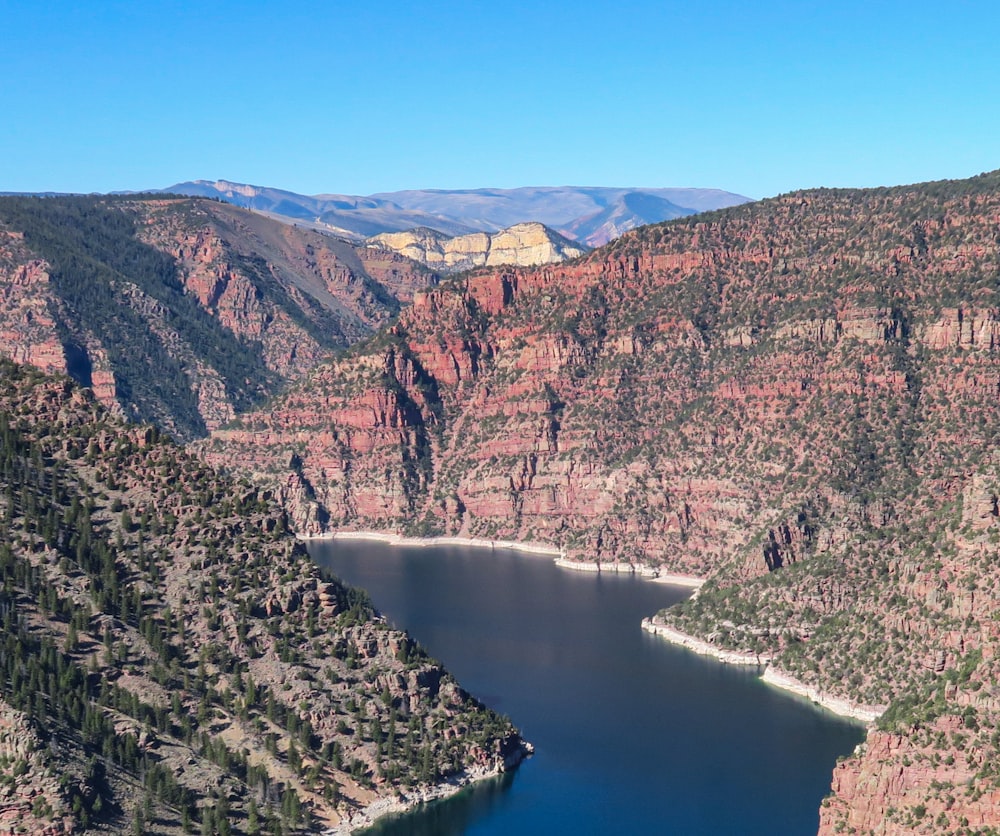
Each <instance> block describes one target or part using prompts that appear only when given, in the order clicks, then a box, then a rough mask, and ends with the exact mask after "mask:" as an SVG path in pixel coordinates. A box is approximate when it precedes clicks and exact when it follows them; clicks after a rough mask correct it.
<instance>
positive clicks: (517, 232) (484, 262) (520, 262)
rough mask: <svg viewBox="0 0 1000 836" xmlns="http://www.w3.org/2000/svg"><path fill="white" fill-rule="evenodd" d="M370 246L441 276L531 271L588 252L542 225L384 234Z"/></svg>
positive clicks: (415, 230)
mask: <svg viewBox="0 0 1000 836" xmlns="http://www.w3.org/2000/svg"><path fill="white" fill-rule="evenodd" d="M368 245H369V246H370V247H373V248H376V249H387V250H391V251H393V252H397V253H399V254H400V255H404V256H406V257H407V258H411V259H413V260H414V261H417V262H419V263H421V264H424V265H426V266H427V267H429V268H430V269H432V270H437V271H438V272H441V273H457V272H460V271H462V270H471V269H472V268H474V267H484V266H485V267H501V266H505V265H513V266H516V267H531V266H534V265H536V264H555V263H558V262H561V261H567V260H569V259H571V258H578V257H579V256H581V255H583V254H584V253H585V252H586V249H585V248H583V247H582V246H580V245H579V244H576V243H575V242H573V241H570V240H569V239H568V238H564V237H563V236H562V235H560V234H559V233H557V232H553V231H552V230H551V229H549V228H548V227H545V226H543V225H542V224H540V223H520V224H515V225H514V226H512V227H509V228H507V229H502V230H500V231H499V232H492V233H490V232H475V233H472V234H470V235H458V236H455V237H449V236H446V235H442V234H441V233H440V232H436V231H435V230H433V229H427V228H422V229H411V230H408V231H406V232H383V233H382V234H381V235H374V236H372V237H371V238H369V239H368Z"/></svg>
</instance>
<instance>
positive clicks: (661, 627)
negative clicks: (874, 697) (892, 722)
mask: <svg viewBox="0 0 1000 836" xmlns="http://www.w3.org/2000/svg"><path fill="white" fill-rule="evenodd" d="M642 629H643V630H647V631H649V632H650V633H653V634H654V635H657V636H660V637H662V638H664V639H666V640H667V641H668V642H670V643H671V644H676V645H679V646H681V647H685V648H687V649H688V650H690V651H692V652H694V653H698V654H700V655H702V656H711V657H712V658H713V659H717V660H718V661H720V662H724V663H726V664H729V665H758V666H760V667H763V668H765V670H764V673H763V674H762V675H761V681H762V682H766V683H767V684H768V685H773V686H774V687H775V688H780V689H781V690H783V691H788V692H790V693H792V694H797V695H799V696H801V697H806V698H807V699H809V700H811V701H812V702H814V703H816V704H817V705H820V706H822V707H823V708H825V709H827V710H828V711H832V712H833V713H834V714H837V715H839V716H841V717H848V718H850V719H852V720H860V721H861V722H864V723H871V722H874V721H875V720H877V719H878V718H879V717H880V716H881V715H882V712H883V711H885V709H886V706H884V705H860V704H858V703H855V702H852V701H851V700H848V699H844V698H843V697H837V696H834V695H833V694H829V693H827V692H825V691H821V690H820V689H819V688H816V687H815V686H812V685H806V684H805V683H804V682H802V681H801V680H798V679H796V678H795V677H794V676H791V675H790V674H787V673H784V672H783V671H779V670H777V669H776V668H774V667H773V666H772V665H771V657H770V656H767V655H766V654H763V653H746V652H740V651H737V650H726V649H724V648H721V647H716V646H715V645H714V644H711V643H710V642H706V641H703V640H702V639H698V638H695V637H694V636H691V635H688V634H687V633H682V632H681V631H680V630H675V629H674V628H673V627H668V626H667V625H666V624H664V623H663V622H662V621H660V620H659V619H658V618H657V617H656V616H654V617H653V618H644V619H643V620H642Z"/></svg>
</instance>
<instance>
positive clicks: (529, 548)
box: [299, 531, 562, 563]
mask: <svg viewBox="0 0 1000 836" xmlns="http://www.w3.org/2000/svg"><path fill="white" fill-rule="evenodd" d="M299 539H300V540H306V541H309V540H371V541H374V542H378V543H386V544H387V545H390V546H414V547H417V548H430V547H432V546H473V547H475V548H479V549H511V550H513V551H519V552H527V553H528V554H545V555H557V556H558V555H562V551H561V550H560V549H559V548H557V547H556V546H549V545H546V544H544V543H518V542H515V541H513V540H482V539H477V538H475V537H404V536H403V535H402V534H395V533H393V532H391V531H334V532H331V533H327V534H308V535H299ZM556 562H557V563H558V562H559V561H558V560H557V561H556Z"/></svg>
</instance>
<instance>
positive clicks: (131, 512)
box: [0, 362, 524, 834]
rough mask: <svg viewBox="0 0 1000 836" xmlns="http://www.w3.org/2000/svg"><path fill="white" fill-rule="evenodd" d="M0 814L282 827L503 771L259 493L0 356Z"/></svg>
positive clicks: (205, 829) (449, 701)
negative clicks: (0, 623)
mask: <svg viewBox="0 0 1000 836" xmlns="http://www.w3.org/2000/svg"><path fill="white" fill-rule="evenodd" d="M0 580H2V590H3V591H2V593H0V618H2V619H3V624H4V629H3V634H2V639H0V641H2V646H0V799H2V804H0V810H2V811H3V812H2V813H0V820H2V821H3V822H4V823H11V822H16V823H17V824H18V826H21V827H26V828H28V830H30V831H31V832H48V833H68V832H77V831H80V830H87V829H89V828H98V829H100V830H101V831H103V832H121V833H125V832H130V833H174V832H181V831H185V832H194V831H196V830H199V829H200V832H202V833H210V834H211V833H218V834H227V833H248V834H252V833H274V834H279V833H290V832H299V831H307V830H318V829H321V828H325V827H329V826H330V825H333V824H336V823H337V822H339V821H342V820H348V819H350V818H351V817H352V816H354V815H356V814H358V812H359V811H361V810H362V809H363V808H365V807H366V806H367V805H369V804H370V803H371V802H373V801H375V800H377V799H380V798H390V799H396V798H403V799H406V798H408V797H409V798H414V797H416V798H419V797H421V795H422V794H423V793H425V792H426V791H427V790H428V789H429V788H433V786H434V785H435V784H437V783H438V782H439V781H441V780H442V779H443V778H445V777H449V778H451V779H455V780H459V781H461V780H468V779H470V778H473V777H477V776H481V775H485V774H491V773H493V772H496V771H501V770H503V769H505V768H508V767H509V766H511V765H513V764H515V763H516V762H517V761H518V760H519V759H520V757H521V756H522V755H523V753H524V750H523V747H522V744H521V741H520V738H519V737H518V736H517V734H516V732H515V731H514V730H513V728H512V727H511V726H510V723H509V722H508V721H507V720H506V719H505V718H502V717H500V716H498V715H496V714H495V713H493V712H492V711H490V710H489V709H487V708H485V707H484V706H482V705H481V704H480V703H478V702H477V701H476V700H475V699H473V698H472V697H470V696H469V695H468V694H466V693H465V692H464V691H462V689H461V688H459V687H458V685H457V684H456V683H455V682H454V681H453V680H452V679H451V677H450V676H449V675H448V674H447V673H446V672H445V671H443V670H442V668H441V667H440V665H439V664H438V663H436V662H434V661H433V660H431V659H429V658H428V657H427V655H426V654H425V653H424V652H423V651H422V650H421V648H420V647H419V646H417V645H416V644H415V643H414V642H413V641H412V640H411V639H410V638H409V637H408V636H407V635H406V634H404V633H401V632H398V631H396V630H392V629H390V628H389V627H388V626H387V625H386V624H385V623H384V620H383V619H381V618H380V617H379V616H378V614H377V613H376V612H375V611H374V610H373V608H372V606H371V604H370V603H369V601H368V599H367V597H366V595H365V594H364V593H362V592H359V591H358V590H354V589H349V588H346V587H344V586H343V585H342V584H341V583H339V582H338V581H336V580H335V579H333V578H330V577H326V576H324V575H322V574H321V572H320V570H319V569H317V567H316V566H315V565H314V564H313V563H312V562H311V561H310V559H309V557H308V555H307V554H306V553H305V551H304V549H303V548H302V546H301V545H299V544H298V543H297V542H296V540H295V538H294V537H293V536H292V535H291V534H290V533H289V532H288V528H287V519H286V516H285V513H284V512H283V511H282V510H280V509H279V508H278V507H277V506H276V505H275V503H274V502H273V501H272V498H271V495H270V493H269V492H267V491H263V490H261V489H258V488H255V487H252V486H251V485H249V484H248V483H246V482H238V481H231V480H224V479H221V478H220V477H219V476H217V475H216V474H215V473H214V472H213V471H212V470H211V469H210V468H208V467H207V466H205V465H204V464H202V463H201V462H199V461H198V460H197V459H195V458H193V457H191V456H190V455H189V454H187V453H185V452H184V451H183V450H182V449H181V448H179V447H177V446H176V445H174V444H173V443H172V442H170V441H168V440H166V439H164V438H163V437H162V436H161V435H160V433H159V432H158V431H157V430H156V429H155V428H152V427H149V426H134V425H126V424H124V423H123V422H121V421H120V420H118V419H116V418H114V417H113V416H110V415H109V414H108V413H107V411H106V410H105V409H104V408H103V407H101V406H100V405H99V404H97V403H96V402H95V400H94V399H93V397H92V395H91V394H90V393H88V392H87V391H85V390H81V389H79V388H77V387H75V386H74V385H72V384H71V383H70V382H69V381H67V380H65V379H57V378H53V377H48V376H45V375H42V374H40V373H39V372H37V371H34V370H29V369H26V368H24V367H19V366H15V365H13V364H11V363H9V362H3V363H0Z"/></svg>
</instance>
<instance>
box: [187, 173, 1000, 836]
mask: <svg viewBox="0 0 1000 836" xmlns="http://www.w3.org/2000/svg"><path fill="white" fill-rule="evenodd" d="M998 225H1000V175H998V174H996V173H994V174H990V175H983V176H981V177H978V178H974V179H972V180H968V181H956V182H944V183H931V184H924V185H918V186H910V187H899V188H893V189H879V190H867V191H842V190H836V191H828V190H817V191H809V192H801V193H795V194H791V195H787V196H783V197H780V198H776V199H774V200H768V201H762V202H760V203H757V204H753V205H751V206H744V207H738V208H735V209H730V210H725V211H722V212H718V213H713V214H709V215H703V216H698V217H693V218H688V219H682V220H680V221H676V222H672V223H668V224H665V225H661V226H655V227H647V228H643V229H641V230H638V231H636V232H633V233H629V234H627V235H625V236H623V237H622V238H620V239H618V240H617V241H615V242H614V243H613V244H611V245H609V246H608V247H606V248H604V249H601V250H598V251H596V252H594V253H592V254H590V255H589V256H587V257H585V258H583V259H581V260H579V261H577V262H574V263H572V264H569V265H555V266H546V267H540V268H533V269H528V268H520V269H518V268H511V269H506V270H482V271H478V272H474V273H472V274H470V275H467V276H464V277H462V278H461V279H460V280H453V281H452V282H451V283H445V284H443V285H442V286H440V287H437V288H432V289H429V290H426V291H422V292H419V293H417V294H416V295H415V298H414V304H413V307H412V308H411V309H409V310H408V311H406V312H404V313H403V315H402V316H401V317H400V320H399V321H398V323H396V324H395V325H394V326H392V327H391V328H390V329H389V330H388V331H385V332H383V333H382V334H381V335H379V336H378V337H377V338H375V339H374V340H373V341H371V342H369V343H367V344H365V346H364V347H363V348H360V349H357V350H355V351H354V352H353V353H352V354H351V356H349V357H345V358H341V359H339V360H337V361H336V362H334V363H332V364H329V365H327V366H324V367H322V368H320V369H317V370H316V371H315V372H314V373H313V374H312V375H311V376H310V377H309V378H308V380H303V381H301V382H300V383H299V384H297V385H295V386H293V387H292V389H291V390H290V391H289V392H288V393H286V394H285V395H283V396H282V397H281V398H279V399H277V400H276V401H274V402H273V403H272V405H271V406H270V408H269V409H268V410H266V411H258V412H252V413H249V414H248V415H246V416H243V417H242V419H241V420H240V422H238V423H236V424H234V425H233V426H232V427H231V428H229V429H227V430H225V431H220V432H217V433H215V434H214V435H213V437H212V438H211V440H210V441H209V442H207V443H205V445H204V452H205V454H206V455H207V456H208V457H209V458H210V459H211V460H212V461H215V462H218V463H220V464H228V465H231V466H237V465H238V466H242V467H245V468H247V469H248V470H250V471H252V472H254V473H255V474H256V475H257V477H258V478H260V479H262V480H264V481H265V482H267V483H269V484H272V485H274V486H275V488H276V489H277V490H278V491H279V492H280V494H281V496H282V498H283V501H284V502H285V503H286V505H287V507H288V508H290V510H291V513H292V516H293V519H294V521H295V524H296V525H297V526H298V527H299V528H300V530H302V531H309V532H317V531H321V530H325V529H329V528H337V527H356V528H382V529H395V530H406V531H408V532H410V533H418V534H419V533H447V534H461V535H468V536H480V537H488V538H505V539H506V538H510V539H520V540H530V541H540V542H548V543H552V544H554V545H558V546H560V547H562V548H563V549H564V550H565V551H566V552H567V554H568V556H569V557H570V558H578V559H586V560H589V561H595V560H596V561H598V562H606V563H615V562H621V561H624V562H631V563H632V564H633V565H636V566H638V565H640V564H642V565H656V566H660V567H662V568H664V569H666V570H669V571H676V572H683V573H688V574H697V575H701V576H703V577H709V578H710V581H709V583H707V584H706V585H705V586H704V587H703V588H702V590H701V592H700V594H699V596H698V598H697V599H696V600H695V601H692V602H690V603H687V604H685V605H683V606H681V607H679V608H677V609H675V610H671V611H668V612H666V613H662V614H661V618H662V619H663V620H664V623H666V624H668V625H670V626H671V627H673V628H675V629H679V630H681V631H682V632H685V633H689V634H694V635H696V636H699V637H700V638H702V639H703V640H706V641H710V642H712V643H713V644H716V645H717V646H719V647H720V648H723V649H725V650H727V651H729V650H731V651H739V652H750V653H763V654H766V655H767V656H769V657H771V658H772V659H773V660H774V662H773V664H774V665H775V668H776V670H779V671H782V672H785V673H787V674H790V675H792V676H795V677H796V678H798V679H800V680H801V681H802V682H803V683H805V684H806V685H807V686H809V687H815V688H816V689H818V690H819V691H822V692H823V693H826V694H830V695H832V696H836V697H842V698H845V699H849V700H852V701H854V702H857V703H860V704H865V705H873V706H874V705H889V711H888V713H887V715H886V716H887V718H888V719H887V720H886V721H885V725H884V728H883V731H884V732H886V733H890V734H895V735H897V736H900V737H901V738H902V739H905V741H907V743H906V745H907V746H910V745H913V746H924V744H923V743H920V742H919V741H920V740H923V738H922V737H920V735H921V734H923V731H924V730H927V729H931V730H933V729H937V725H936V724H939V723H944V724H947V723H954V722H956V720H955V718H958V720H959V721H960V722H961V723H962V729H963V730H962V731H960V732H958V734H959V735H960V736H961V741H960V742H961V745H960V743H959V742H956V738H955V735H953V734H951V733H950V732H949V733H947V734H945V735H944V736H943V739H942V742H941V744H940V748H938V749H936V750H935V754H936V755H937V757H938V761H935V760H934V758H933V756H932V754H927V758H928V759H929V761H928V763H929V764H930V767H929V768H931V769H934V770H936V769H938V767H941V769H942V770H943V771H942V772H941V773H940V774H941V775H942V776H945V775H946V774H950V773H948V772H947V770H948V769H949V768H950V765H949V764H948V763H947V762H946V761H947V758H948V757H951V758H953V759H954V760H955V761H959V760H964V761H966V762H970V763H972V764H973V767H972V768H973V769H974V774H973V775H972V784H971V789H970V790H969V797H970V798H974V800H977V801H981V800H982V799H984V798H988V797H990V793H992V792H993V787H994V783H993V782H994V780H995V779H994V776H993V773H992V772H991V771H990V768H988V767H987V766H986V765H988V764H992V763H996V762H997V761H998V759H1000V752H998V751H997V750H996V745H997V744H996V743H995V742H993V741H994V738H993V736H992V735H993V731H994V730H995V729H996V728H998V727H1000V711H998V709H997V706H996V704H995V700H994V698H993V696H992V688H991V687H988V685H989V683H992V682H995V681H997V678H998V675H1000V671H998V670H996V669H995V667H996V666H995V663H994V661H993V660H994V659H995V658H996V652H995V651H996V643H997V639H998V631H997V629H996V625H995V621H994V617H993V613H994V612H995V611H996V608H997V606H998V605H1000V600H998V586H997V584H996V580H995V578H996V572H995V566H996V565H997V562H998V561H1000V546H998V543H1000V529H998V527H997V510H996V509H997V507H998V506H997V497H998V496H1000V463H998V460H997V459H996V458H995V456H994V453H993V451H994V449H995V445H996V431H995V428H996V420H995V418H996V398H997V391H998V390H997V386H998V380H1000V353H998V346H997V340H996V334H997V330H996V329H997V327H998V326H997V323H998V322H1000V316H998V314H997V311H998V310H1000V295H998V293H1000V291H998V289H997V286H996V283H995V281H994V278H995V276H996V274H997V270H998V267H1000V252H998V247H997V241H998V238H997V228H998ZM949 683H950V684H951V685H952V686H953V687H948V686H949ZM876 733H877V732H873V734H876ZM936 735H937V732H936V731H935V732H934V737H933V739H932V744H934V745H936V741H937V739H938V738H937V737H936ZM870 744H871V745H870V749H869V751H873V750H875V751H878V745H881V744H878V745H876V744H877V741H876V740H875V739H872V740H871V741H870ZM963 747H964V748H963ZM921 751H923V750H921ZM970 759H971V760H970ZM912 760H913V758H912V757H911V761H912ZM900 763H903V761H902V760H901V761H900ZM977 764H982V765H983V766H977ZM875 766H876V764H875V762H873V761H871V760H865V759H863V758H861V757H860V756H859V758H857V759H854V760H852V761H850V762H849V765H848V766H847V767H844V768H843V775H842V778H843V781H842V784H840V785H838V793H841V792H842V793H843V795H844V799H843V805H841V806H838V804H839V802H831V806H830V810H831V811H835V810H847V811H848V812H846V813H844V814H843V815H846V816H848V817H850V816H854V818H852V819H850V820H851V821H860V820H861V819H860V818H858V817H859V816H862V817H863V815H865V814H864V813H863V811H861V806H862V802H861V801H860V800H859V799H860V797H861V796H860V794H859V793H856V792H855V793H854V795H851V793H852V792H853V791H852V790H851V789H850V787H851V786H855V785H850V784H849V778H848V777H846V776H847V775H848V774H849V773H850V774H853V773H852V772H851V771H852V770H854V771H857V770H861V771H862V772H864V771H865V770H872V769H874V768H875ZM903 767H904V769H906V768H908V767H906V765H905V763H903ZM886 768H887V769H892V768H893V767H892V764H891V763H889V762H887V763H886ZM838 774H840V773H838ZM866 774H867V773H866ZM866 780H867V779H866ZM934 780H937V779H932V780H931V782H930V783H929V784H926V785H925V784H924V783H921V782H918V783H916V784H914V787H916V789H912V790H907V794H906V799H907V800H906V801H905V805H904V806H907V809H909V812H910V813H911V814H912V816H913V821H914V822H917V821H918V820H919V822H922V823H923V824H922V825H921V826H923V825H924V824H927V822H926V820H925V819H924V818H923V816H924V815H926V814H927V811H928V810H930V809H931V808H932V807H933V803H932V800H933V798H932V797H933V796H934V794H935V793H938V791H939V789H940V788H939V787H937V785H936V784H935V783H934ZM940 780H941V781H945V780H947V781H950V780H953V779H952V778H945V777H942V778H941V779H940ZM877 781H882V784H881V785H883V786H887V787H889V788H890V789H889V791H888V792H889V796H888V797H890V798H892V797H894V796H893V793H895V791H896V790H895V788H896V787H897V783H893V781H891V780H889V779H887V778H886V779H885V780H883V778H882V777H880V778H878V779H877ZM964 791H965V790H963V792H964ZM848 796H850V797H848ZM838 797H839V796H838ZM976 797H977V798H976ZM935 803H936V802H935ZM900 804H903V801H900ZM957 805H958V802H957V801H956V802H955V803H954V805H953V806H957ZM911 808H912V809H911ZM922 808H925V809H923V810H922ZM898 809H901V807H899V806H897V810H898ZM969 809H970V814H969V815H968V816H967V817H968V818H969V821H970V822H971V821H973V820H974V818H975V815H978V813H975V814H974V813H973V812H971V811H972V807H970V808H969ZM983 809H988V810H991V812H989V813H984V814H983V815H988V816H992V819H991V822H992V824H993V825H994V826H996V825H997V824H1000V810H997V809H996V807H995V805H994V806H993V807H992V808H990V806H989V805H988V804H987V805H986V808H983ZM943 812H945V814H946V817H947V818H948V821H949V822H951V824H949V825H948V827H953V826H954V827H962V825H961V824H960V823H959V824H954V821H956V820H954V819H952V818H951V817H950V815H949V814H948V812H947V810H945V811H943ZM918 814H921V815H918ZM830 815H833V812H831V814H830ZM837 815H838V816H840V814H839V813H838V814H837ZM873 815H874V814H873ZM900 815H901V816H902V815H904V814H902V813H901V814H900ZM936 815H937V814H935V816H936ZM842 819H843V817H842V816H841V818H840V819H838V821H839V820H842ZM960 819H961V817H959V818H958V820H957V821H960ZM942 821H943V820H942ZM852 826H853V825H852ZM914 826H916V825H914ZM928 826H930V825H928ZM928 832H933V831H928ZM940 832H947V828H946V829H945V830H943V831H940Z"/></svg>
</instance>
